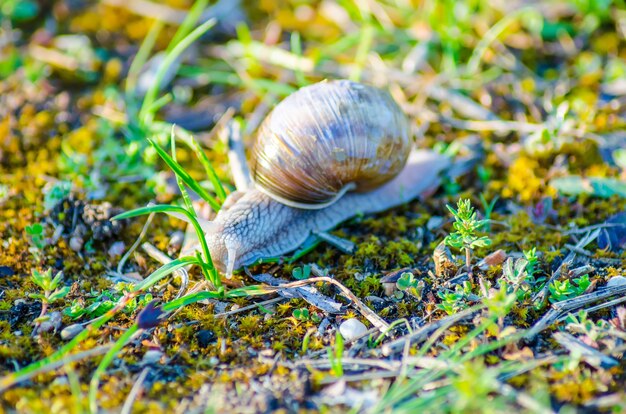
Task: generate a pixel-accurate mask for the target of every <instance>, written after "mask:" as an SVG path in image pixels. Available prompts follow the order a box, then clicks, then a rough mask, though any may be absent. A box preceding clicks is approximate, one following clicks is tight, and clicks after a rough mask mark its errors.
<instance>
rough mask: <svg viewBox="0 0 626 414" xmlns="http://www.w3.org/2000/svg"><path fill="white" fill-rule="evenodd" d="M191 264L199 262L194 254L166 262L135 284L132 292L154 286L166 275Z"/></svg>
mask: <svg viewBox="0 0 626 414" xmlns="http://www.w3.org/2000/svg"><path fill="white" fill-rule="evenodd" d="M191 264H198V259H197V258H195V257H193V256H183V257H179V258H178V259H176V260H172V261H171V262H169V263H166V264H164V265H163V266H161V267H159V268H158V269H157V270H155V271H154V272H152V273H151V274H150V276H148V277H147V278H145V279H144V280H142V281H141V282H139V283H137V284H135V285H134V286H133V288H132V290H131V292H140V291H142V290H146V289H148V288H150V287H151V286H154V285H155V284H156V283H157V282H158V281H160V280H161V279H163V278H164V277H165V276H167V275H169V274H171V273H173V272H174V271H176V270H178V269H180V268H183V267H185V266H188V265H191Z"/></svg>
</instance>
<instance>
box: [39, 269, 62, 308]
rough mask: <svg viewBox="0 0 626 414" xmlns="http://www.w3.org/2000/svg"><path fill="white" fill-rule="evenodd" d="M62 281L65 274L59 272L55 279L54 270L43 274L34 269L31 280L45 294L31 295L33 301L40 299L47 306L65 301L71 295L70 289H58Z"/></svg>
mask: <svg viewBox="0 0 626 414" xmlns="http://www.w3.org/2000/svg"><path fill="white" fill-rule="evenodd" d="M62 279H63V272H58V273H57V274H56V275H55V276H54V278H53V277H52V269H48V270H46V271H45V272H43V273H41V272H39V271H38V270H35V269H33V271H32V275H31V277H30V280H32V282H33V283H34V284H36V285H37V286H39V287H40V288H41V290H43V294H41V293H31V294H30V295H29V296H30V297H31V298H33V299H39V300H41V301H42V302H44V303H47V304H51V303H54V302H56V301H57V300H59V299H63V298H64V297H65V296H66V295H67V294H68V293H69V291H70V287H69V286H63V287H62V288H60V289H57V288H58V286H59V283H61V280H62Z"/></svg>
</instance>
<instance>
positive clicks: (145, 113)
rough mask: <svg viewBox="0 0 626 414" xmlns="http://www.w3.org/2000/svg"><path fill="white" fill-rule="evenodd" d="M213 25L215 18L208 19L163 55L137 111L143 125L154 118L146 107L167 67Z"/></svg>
mask: <svg viewBox="0 0 626 414" xmlns="http://www.w3.org/2000/svg"><path fill="white" fill-rule="evenodd" d="M213 26H215V19H211V20H208V21H206V22H204V23H203V24H201V25H200V26H198V27H196V28H195V29H194V30H193V31H192V32H191V33H189V34H188V35H187V36H185V37H184V38H183V39H181V40H180V42H178V44H176V46H174V47H173V48H172V49H171V50H170V51H169V52H168V53H167V55H166V56H165V59H164V60H163V62H162V63H161V65H160V66H159V69H158V70H157V73H156V75H155V79H154V83H153V84H152V85H151V87H150V89H148V92H147V93H146V96H145V97H144V100H143V104H142V106H141V110H140V111H139V120H140V122H142V123H144V124H145V125H149V124H150V123H151V122H152V118H154V113H152V112H150V111H149V110H148V108H150V107H151V106H152V104H153V103H154V101H155V100H156V97H157V94H158V93H159V88H160V85H161V82H163V78H164V76H165V74H166V72H167V69H168V68H169V67H170V66H171V65H172V64H173V63H174V62H175V61H176V59H178V57H179V56H180V55H181V54H182V53H183V52H184V51H185V50H186V49H187V48H188V47H189V46H191V44H192V43H193V42H195V41H196V40H198V38H200V36H202V35H203V34H204V33H206V32H207V31H209V30H210V29H211V28H212V27H213Z"/></svg>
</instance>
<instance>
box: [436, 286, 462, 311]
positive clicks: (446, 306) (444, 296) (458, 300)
mask: <svg viewBox="0 0 626 414" xmlns="http://www.w3.org/2000/svg"><path fill="white" fill-rule="evenodd" d="M437 296H439V299H441V303H440V304H438V305H437V307H438V308H439V309H441V310H443V311H444V312H446V313H447V314H448V315H452V314H454V313H457V312H458V311H460V310H463V309H464V308H465V307H466V306H465V302H464V301H463V299H464V298H465V295H464V294H463V293H459V292H437Z"/></svg>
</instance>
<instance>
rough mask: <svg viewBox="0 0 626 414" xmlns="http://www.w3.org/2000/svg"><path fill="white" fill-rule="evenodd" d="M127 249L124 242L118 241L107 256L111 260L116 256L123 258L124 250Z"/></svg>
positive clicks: (110, 248)
mask: <svg viewBox="0 0 626 414" xmlns="http://www.w3.org/2000/svg"><path fill="white" fill-rule="evenodd" d="M125 247H126V245H125V244H124V242H123V241H117V242H115V243H113V244H112V245H111V247H109V250H108V251H107V254H108V255H109V257H111V258H114V257H116V256H121V255H122V254H124V248H125Z"/></svg>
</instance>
